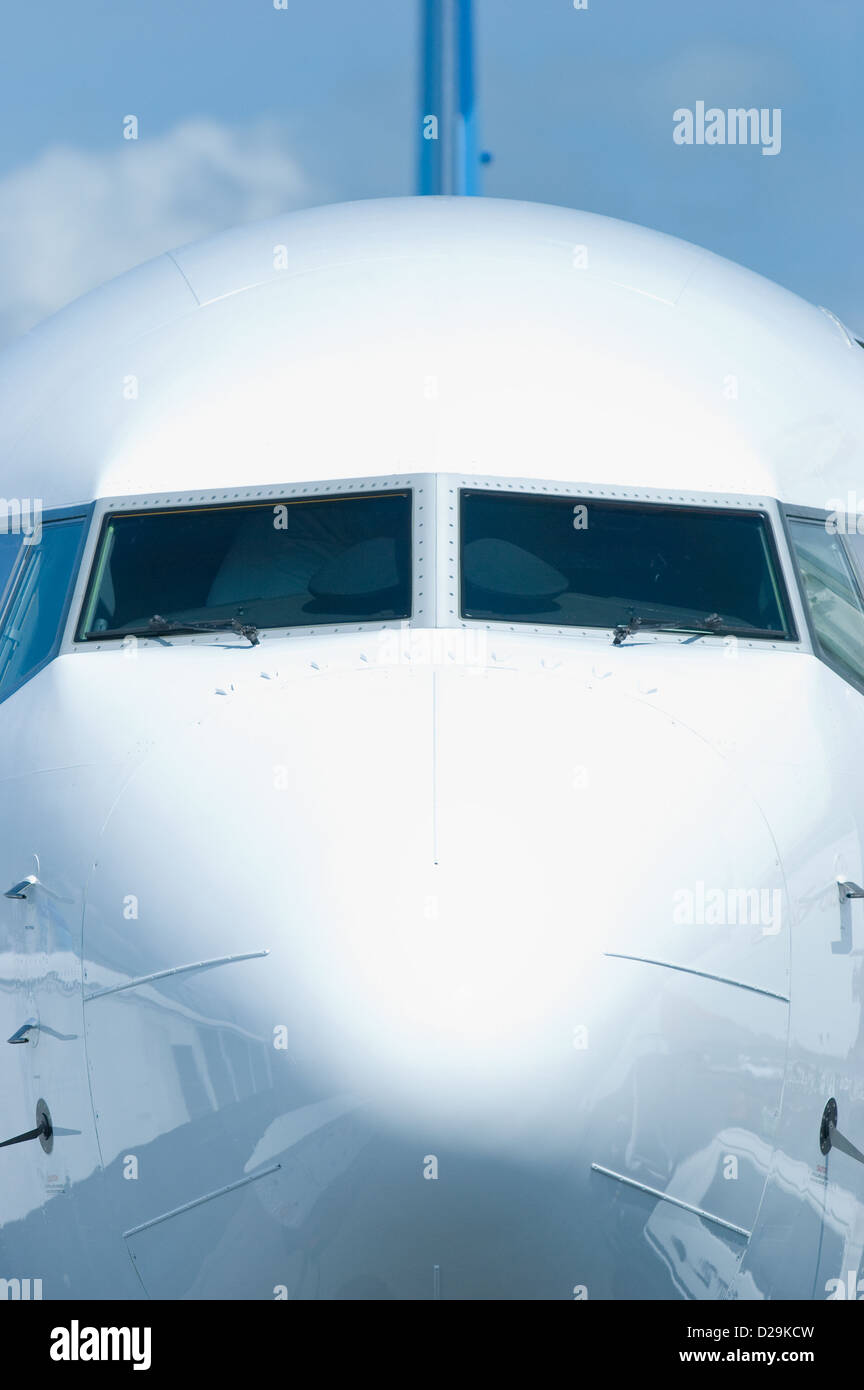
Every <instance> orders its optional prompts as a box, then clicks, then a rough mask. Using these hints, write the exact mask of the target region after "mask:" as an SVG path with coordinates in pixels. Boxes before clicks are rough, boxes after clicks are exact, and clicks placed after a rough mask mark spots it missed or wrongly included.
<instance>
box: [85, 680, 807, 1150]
mask: <svg viewBox="0 0 864 1390" xmlns="http://www.w3.org/2000/svg"><path fill="white" fill-rule="evenodd" d="M95 859H96V865H95V868H94V870H93V874H92V880H91V884H90V886H89V888H88V895H87V901H88V906H87V914H86V922H85V937H84V940H85V952H86V954H87V957H88V966H87V969H88V981H87V989H88V990H89V991H90V993H91V994H94V995H98V996H99V998H94V1001H93V1003H92V1004H91V1006H90V1009H89V1012H88V1030H89V1029H91V1028H97V1027H98V1026H99V1023H98V1019H97V1013H98V1011H99V1009H100V1002H99V1001H100V999H101V1000H102V1001H103V1006H102V1007H103V1014H104V1016H107V1010H105V1009H104V1003H107V1002H109V1000H110V999H111V998H112V997H113V999H114V1000H115V1001H116V1002H118V1003H119V1004H120V1005H122V1006H124V1007H126V1008H128V1007H129V1006H130V1005H131V1003H132V1001H133V1000H134V999H138V1000H141V999H143V998H144V997H145V996H146V995H147V993H148V991H149V992H150V993H152V992H153V991H157V992H158V991H160V990H161V991H164V990H165V989H169V988H174V987H176V988H180V986H181V985H183V984H184V983H185V985H186V986H188V988H190V989H192V988H193V987H194V988H195V989H196V990H197V991H198V993H197V994H196V998H200V992H201V990H202V989H203V988H204V985H205V984H206V986H207V989H208V990H209V991H210V995H212V1001H211V1004H210V1006H209V1007H210V1008H211V1009H212V1010H213V1011H214V1017H212V1018H210V1019H209V1020H208V1019H204V1018H202V1019H201V1021H200V1022H199V1023H198V1024H193V1023H192V1022H190V1023H189V1028H190V1030H191V1031H192V1033H194V1032H195V1029H196V1028H200V1029H201V1030H202V1031H204V1032H207V1031H208V1030H210V1031H212V1029H213V1028H215V1027H216V1018H215V1015H216V1014H218V1011H219V1010H220V1009H221V1010H222V1011H223V1019H222V1022H223V1024H224V1026H225V1027H228V1028H229V1029H235V1030H236V1029H240V1030H241V1031H245V1033H246V1034H248V1035H249V1036H251V1037H255V1038H257V1039H258V1040H259V1041H260V1044H261V1047H262V1048H263V1049H265V1050H266V1051H268V1052H269V1054H270V1055H271V1059H272V1056H273V1054H274V1049H275V1052H276V1054H278V1053H279V1052H280V1051H281V1052H284V1053H287V1055H288V1056H289V1057H291V1058H292V1059H293V1063H292V1065H293V1066H294V1071H293V1072H292V1077H294V1078H295V1079H296V1077H297V1076H298V1075H300V1074H302V1075H303V1076H304V1078H306V1080H305V1081H304V1084H311V1083H312V1081H313V1080H314V1084H315V1086H317V1087H318V1090H317V1091H316V1094H319V1095H326V1094H328V1093H332V1092H333V1091H334V1090H338V1091H347V1090H350V1091H352V1092H355V1093H356V1094H358V1095H361V1096H363V1097H364V1098H366V1100H367V1101H368V1103H369V1104H370V1105H371V1106H372V1107H373V1108H374V1109H375V1110H376V1113H378V1114H379V1115H380V1116H381V1117H382V1120H383V1121H384V1122H385V1123H389V1124H392V1125H393V1126H394V1127H395V1128H398V1127H399V1126H401V1125H403V1124H405V1123H408V1122H413V1121H414V1120H417V1119H419V1120H423V1121H425V1120H427V1119H430V1120H434V1121H435V1123H436V1124H437V1125H439V1126H440V1127H444V1128H450V1129H452V1130H453V1131H454V1132H458V1134H459V1136H460V1139H461V1141H462V1142H464V1143H466V1144H467V1145H469V1146H471V1145H474V1146H479V1147H483V1146H487V1145H495V1144H500V1142H502V1136H503V1135H507V1136H508V1142H512V1143H516V1144H517V1145H518V1142H519V1141H517V1140H516V1139H514V1138H513V1134H512V1130H513V1115H514V1111H518V1112H519V1113H520V1114H521V1115H522V1116H523V1117H527V1116H529V1115H530V1114H531V1113H534V1112H535V1111H536V1110H537V1108H538V1106H539V1107H541V1108H542V1107H545V1106H546V1105H547V1104H548V1103H550V1102H549V1097H550V1096H554V1095H558V1094H561V1093H566V1094H573V1093H575V1092H574V1090H573V1088H574V1087H575V1088H576V1090H577V1091H581V1090H584V1085H585V1076H586V1074H587V1073H586V1065H587V1064H586V1063H585V1062H584V1060H583V1062H582V1063H581V1067H582V1069H581V1071H575V1072H574V1036H576V1035H577V1034H578V1032H579V1029H580V1028H583V1027H585V1026H586V1020H587V1019H588V1017H589V1015H590V1017H591V1018H597V1017H602V1018H604V1020H605V1023H604V1026H605V1028H606V1030H607V1032H611V1034H612V1035H613V1036H614V1029H615V1027H618V1026H620V1027H621V1028H623V1027H624V1026H625V1025H626V1010H627V1009H628V1008H629V1007H630V1005H629V1003H628V1002H627V1001H628V1000H629V999H630V994H629V993H628V991H627V990H621V991H619V990H618V987H617V978H618V977H617V976H616V974H615V971H614V968H613V966H614V962H615V961H618V960H620V959H621V958H626V959H629V960H633V961H641V962H648V963H652V962H653V963H658V962H659V963H663V964H666V965H671V966H673V967H674V968H678V969H684V970H695V971H697V973H701V974H703V975H704V974H709V975H711V976H712V977H717V978H722V979H727V980H728V979H732V980H736V981H740V982H743V983H744V984H745V985H746V986H747V987H748V988H751V989H755V990H766V991H768V992H777V993H780V992H782V991H783V989H784V988H785V983H786V934H785V932H782V931H781V930H780V929H779V927H778V929H777V930H776V931H775V929H774V927H775V923H774V922H773V920H771V921H768V920H766V921H764V922H763V921H752V920H747V921H734V922H730V921H728V920H719V921H712V920H706V917H707V914H706V913H705V911H704V902H705V895H706V893H710V892H712V891H713V890H714V889H715V888H720V889H723V890H724V891H725V890H726V889H736V890H737V889H740V890H742V891H745V892H746V891H749V890H751V889H760V888H764V886H765V885H768V884H772V885H773V884H780V877H779V875H780V870H779V867H778V865H777V860H776V854H775V852H774V847H773V842H772V840H771V836H770V833H769V831H768V829H767V827H766V825H765V822H764V820H763V818H762V816H761V814H760V812H759V810H758V808H757V807H756V805H755V804H754V803H753V802H752V800H751V799H750V798H749V797H748V796H747V795H746V793H745V792H744V791H743V789H742V787H741V786H740V785H739V784H737V782H736V780H735V779H734V778H733V777H731V776H730V775H729V773H728V772H727V770H726V768H725V765H724V763H723V760H722V759H721V758H720V757H719V756H718V755H717V754H716V753H715V752H714V751H713V750H712V749H711V748H710V747H709V746H708V745H707V744H706V743H705V742H704V741H702V740H701V739H699V738H698V737H697V736H696V735H695V734H693V733H691V732H690V731H689V730H687V729H686V728H684V727H682V726H681V725H680V724H678V723H676V722H675V721H674V720H673V719H671V718H670V717H669V716H668V715H666V714H664V713H663V712H662V710H660V709H657V708H655V707H652V705H651V703H650V699H649V697H647V696H646V697H645V698H637V697H634V696H626V695H620V694H616V693H614V692H613V691H612V690H611V689H609V688H608V687H607V686H606V685H605V684H604V681H603V679H602V678H595V677H593V676H591V677H588V678H581V679H574V678H572V677H569V676H559V675H558V674H556V673H554V672H547V671H543V670H542V669H538V670H537V671H536V672H535V673H526V672H524V671H517V670H507V669H503V670H485V669H484V670H480V671H478V670H476V669H474V670H471V669H465V668H458V669H457V668H453V667H450V668H437V669H433V668H430V667H425V668H414V669H403V668H399V667H389V668H388V667H374V666H373V667H371V668H370V669H365V670H363V671H356V670H354V671H351V670H347V671H332V672H328V671H326V670H318V669H316V668H315V667H312V666H310V667H308V668H307V669H306V671H305V673H304V675H303V677H302V678H293V679H291V680H286V681H283V680H280V679H278V678H269V679H262V678H261V677H259V676H256V677H255V678H250V679H248V680H246V681H245V682H243V683H238V684H237V686H236V688H235V687H227V688H225V689H224V691H223V692H222V693H216V692H214V693H213V694H212V695H211V696H209V697H208V703H207V707H206V708H203V709H202V718H201V720H200V722H199V723H197V724H195V725H194V726H192V727H190V728H188V729H187V730H186V731H185V732H184V734H183V736H182V737H181V738H178V739H177V740H176V741H175V742H173V743H169V744H165V745H162V746H160V747H159V748H158V749H157V750H156V751H155V752H154V753H153V754H152V755H151V756H150V757H149V758H147V759H146V760H145V761H144V763H143V764H142V765H141V766H140V767H139V769H138V771H137V772H136V773H135V775H134V776H133V777H132V779H131V780H130V782H129V784H128V785H127V787H126V790H125V792H124V793H123V795H122V796H121V798H120V799H119V801H118V803H117V804H116V806H115V807H114V809H113V811H112V813H111V815H110V817H109V819H108V822H107V824H106V826H105V829H104V832H103V835H102V839H101V842H100V844H99V847H98V852H97V854H96V856H95ZM778 891H779V890H778ZM700 894H701V897H700ZM700 902H701V903H702V909H701V910H700ZM129 904H133V905H134V910H133V912H131V913H130V911H129ZM264 953H267V954H266V955H265V954H264ZM172 972H179V973H178V974H177V975H176V977H175V975H174V974H173V973H172ZM136 981H144V983H143V984H136V983H135V982H136ZM148 981H150V982H149V983H148ZM160 981H161V982H162V983H160ZM130 982H131V983H130ZM166 982H167V983H166ZM208 997H209V996H208ZM198 1007H200V1005H196V1008H198ZM107 1045H108V1042H107V1038H106V1046H107ZM175 1045H176V1046H181V1047H182V1046H185V1045H186V1044H184V1043H182V1042H179V1043H176V1044H175ZM108 1050H109V1052H110V1047H109V1048H108ZM95 1054H98V1049H95V1048H94V1067H96V1068H97V1070H98V1069H99V1068H100V1067H101V1068H102V1071H103V1074H104V1075H106V1076H107V1074H108V1069H109V1063H108V1062H107V1061H106V1059H105V1057H104V1056H103V1057H102V1059H101V1061H100V1058H99V1056H98V1055H95ZM97 1085H98V1078H97ZM109 1111H110V1107H108V1106H106V1107H105V1115H104V1116H103V1120H102V1123H103V1125H107V1126H110V1124H111V1121H110V1119H109V1118H107V1116H108V1113H109ZM121 1142H122V1141H121V1140H120V1139H119V1137H118V1143H121ZM526 1142H527V1141H526ZM530 1142H531V1144H532V1145H533V1146H534V1150H535V1152H536V1136H535V1137H534V1138H532V1139H531V1141H530ZM555 1142H556V1139H555V1135H554V1133H547V1134H546V1136H545V1139H544V1143H545V1144H547V1145H551V1146H552V1147H554V1144H555ZM561 1142H562V1143H563V1144H565V1145H566V1144H567V1143H569V1142H570V1141H569V1139H568V1138H567V1136H566V1134H563V1137H562V1140H561Z"/></svg>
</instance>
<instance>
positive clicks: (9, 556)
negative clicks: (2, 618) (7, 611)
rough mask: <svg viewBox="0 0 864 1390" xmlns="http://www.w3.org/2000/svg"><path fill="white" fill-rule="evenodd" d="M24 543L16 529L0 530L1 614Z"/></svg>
mask: <svg viewBox="0 0 864 1390" xmlns="http://www.w3.org/2000/svg"><path fill="white" fill-rule="evenodd" d="M22 545H23V537H22V536H20V535H18V534H16V533H15V532H14V531H0V615H2V613H3V608H4V606H5V600H6V593H7V590H8V588H9V581H10V579H11V578H12V571H13V569H14V568H15V561H16V560H17V559H18V556H19V555H20V553H21V548H22Z"/></svg>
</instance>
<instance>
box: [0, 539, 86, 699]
mask: <svg viewBox="0 0 864 1390" xmlns="http://www.w3.org/2000/svg"><path fill="white" fill-rule="evenodd" d="M84 525H85V518H84V517H82V516H79V517H67V518H62V519H57V520H53V521H52V520H45V521H43V522H42V525H41V534H40V535H39V536H38V539H37V537H36V536H35V535H34V536H33V537H32V538H31V537H25V538H23V539H22V538H21V537H15V538H14V539H15V540H16V541H17V542H18V545H17V546H16V549H15V554H14V556H13V558H12V561H11V564H10V578H9V579H8V580H7V582H6V587H7V596H6V600H5V602H4V603H3V604H2V606H0V699H3V698H5V697H6V696H7V695H9V694H11V692H12V691H13V690H15V689H16V688H17V687H18V686H19V685H21V684H22V683H23V682H24V681H25V680H27V679H29V677H30V676H32V675H35V673H36V672H37V671H38V670H39V668H40V667H41V666H44V665H45V663H46V662H47V661H49V660H50V659H51V657H52V656H53V654H54V652H55V651H56V649H57V646H58V644H59V641H60V635H61V628H62V625H63V617H64V614H65V612H66V604H67V600H68V598H69V593H70V590H71V587H72V583H73V580H74V577H75V567H76V562H77V558H78V551H79V548H80V544H81V540H82V536H83V532H84ZM6 564H9V552H8V550H7V549H6V548H5V547H3V548H2V553H0V566H3V565H6ZM2 587H3V579H2V571H0V588H2Z"/></svg>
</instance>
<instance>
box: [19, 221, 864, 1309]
mask: <svg viewBox="0 0 864 1390" xmlns="http://www.w3.org/2000/svg"><path fill="white" fill-rule="evenodd" d="M0 382H2V409H0V421H2V455H3V459H4V465H3V478H4V490H5V492H6V493H7V494H8V497H7V502H8V501H10V500H11V499H18V503H19V506H20V504H21V503H24V504H25V505H24V513H25V515H28V514H29V513H28V508H27V505H26V499H33V497H34V494H35V493H38V495H39V497H40V498H41V499H42V503H43V509H42V512H41V518H40V520H41V534H39V535H38V536H37V534H36V532H35V530H34V527H33V526H32V525H31V526H29V527H27V526H25V525H23V524H22V525H21V526H20V527H19V528H18V534H12V533H11V532H10V533H7V534H5V535H2V536H0V545H2V552H0V553H2V556H3V562H4V565H5V570H6V571H7V572H8V575H9V579H8V583H7V584H6V591H5V599H4V601H3V606H2V616H0V632H2V636H0V701H2V703H0V768H2V778H3V780H2V802H0V807H2V809H0V816H2V834H0V890H2V892H3V893H5V897H0V923H2V954H3V967H2V978H3V990H2V995H0V1001H2V1003H0V1007H2V1024H3V1028H2V1038H3V1039H4V1040H5V1039H8V1040H9V1043H11V1044H13V1045H12V1046H9V1045H7V1044H6V1043H5V1041H4V1042H3V1044H2V1046H3V1048H4V1051H5V1053H6V1056H5V1058H2V1059H0V1060H2V1067H3V1070H2V1095H3V1115H4V1124H5V1126H6V1134H4V1135H3V1136H2V1137H3V1138H4V1139H6V1138H7V1137H8V1138H18V1136H19V1135H21V1134H23V1135H28V1134H29V1135H31V1138H30V1139H24V1140H22V1141H21V1142H19V1143H16V1144H12V1145H9V1146H8V1147H7V1148H5V1150H3V1152H2V1153H0V1171H2V1174H3V1182H2V1198H0V1208H2V1227H0V1275H2V1277H3V1278H5V1279H7V1280H8V1281H14V1280H22V1281H23V1280H28V1279H30V1280H34V1279H41V1280H42V1295H43V1297H45V1298H58V1297H64V1296H70V1295H71V1296H75V1297H81V1298H88V1297H107V1298H118V1299H120V1298H127V1299H135V1298H141V1297H144V1296H147V1297H150V1298H167V1299H179V1298H220V1297H231V1298H247V1299H271V1298H282V1297H284V1298H292V1299H311V1298H323V1299H342V1298H363V1299H377V1298H381V1299H387V1298H392V1299H418V1300H422V1299H436V1298H441V1299H551V1300H555V1299H570V1298H574V1297H577V1298H581V1297H585V1296H587V1297H588V1298H592V1299H596V1298H646V1299H666V1298H676V1297H682V1298H742V1299H753V1298H824V1297H827V1296H829V1294H831V1292H832V1290H833V1289H835V1288H836V1287H840V1285H837V1284H836V1281H838V1280H839V1281H841V1284H842V1287H843V1289H846V1288H850V1287H852V1288H854V1287H857V1281H858V1279H859V1277H862V1275H864V1270H862V1259H864V1168H862V1166H861V1165H860V1163H859V1162H857V1161H856V1157H855V1155H856V1152H857V1151H856V1149H855V1147H854V1145H855V1141H856V1139H857V1140H859V1141H860V1140H861V1138H862V1136H864V1075H862V1008H861V996H862V975H861V961H862V952H864V903H861V902H858V901H856V898H857V897H858V896H859V895H860V893H861V889H860V888H859V887H858V886H857V885H859V884H861V883H862V882H864V862H862V828H864V792H862V778H861V767H860V751H859V750H860V747H861V743H862V738H864V698H862V696H864V598H862V594H864V538H862V536H861V535H860V534H859V533H858V531H857V530H856V529H855V524H856V516H855V514H854V511H853V513H852V514H851V515H847V514H846V513H847V512H848V511H849V503H848V500H847V495H848V493H849V490H850V489H851V488H854V486H855V485H856V482H857V479H858V476H859V474H858V460H859V459H860V457H861V454H862V449H864V440H862V425H861V421H862V413H861V392H862V386H864V355H862V352H861V349H860V347H859V346H858V345H857V343H856V342H855V340H854V339H853V338H852V336H851V335H850V334H849V333H848V332H847V331H846V329H844V327H843V326H842V325H841V324H840V323H839V322H838V320H837V319H836V318H835V317H834V316H833V315H832V314H829V313H827V312H824V311H822V310H820V309H817V308H813V307H811V306H810V305H808V304H806V303H804V302H802V301H801V300H800V299H798V298H796V297H795V296H794V295H792V294H790V293H788V292H786V291H785V290H782V289H779V288H777V287H776V286H774V285H772V284H770V283H768V282H767V281H765V280H763V279H761V278H759V277H758V276H756V275H753V274H751V273H749V272H747V271H745V270H742V269H739V268H737V267H735V266H733V265H731V264H729V263H728V262H725V261H723V260H720V259H718V258H717V257H716V256H713V255H711V254H709V253H707V252H703V251H700V250H697V249H696V248H695V247H692V246H690V245H687V244H685V243H683V242H681V241H677V240H674V239H672V238H669V237H667V236H662V235H659V234H655V233H652V232H649V231H646V230H643V229H641V228H639V227H633V226H627V225H625V224H622V223H619V222H615V221H611V220H608V219H605V218H603V217H598V216H593V215H589V214H585V213H578V212H573V211H569V210H565V209H558V208H553V207H545V206H534V205H530V204H523V203H509V202H505V201H500V200H485V199H458V198H424V199H394V200H383V201H380V202H368V203H356V204H349V205H343V206H334V207H328V208H324V209H320V210H316V211H306V212H301V213H297V214H294V215H292V216H286V217H284V218H277V219H275V220H273V221H270V222H265V223H264V224H262V225H259V226H256V227H251V228H244V229H242V230H240V231H236V232H233V233H230V234H227V235H223V236H218V237H216V238H214V239H213V240H210V241H206V242H204V243H202V244H201V245H198V246H192V247H187V248H185V249H184V250H181V251H179V252H175V253H174V254H172V255H165V256H161V257H160V258H158V259H157V260H155V261H153V262H151V263H149V264H147V265H144V266H142V267H141V268H139V269H137V270H135V271H133V272H131V273H129V274H127V275H124V276H122V277H121V278H120V279H119V280H117V281H115V282H113V283H112V284H110V285H108V286H107V287H105V288H104V289H101V290H99V291H98V292H96V293H95V294H92V295H89V296H87V297H86V298H84V299H83V300H81V301H79V302H78V303H77V304H76V305H73V306H72V307H71V308H69V309H67V310H65V311H63V312H62V313H60V314H59V315H57V316H56V317H55V318H54V319H53V320H51V321H49V322H48V323H47V324H46V325H44V326H43V327H42V328H41V329H39V330H38V331H36V332H35V333H34V334H32V335H31V336H30V337H29V338H27V339H25V340H24V341H23V342H22V343H21V344H19V345H18V346H17V347H15V348H13V349H11V350H10V351H8V352H7V354H6V357H5V360H4V362H3V366H2V376H0ZM835 513H836V514H837V515H836V516H835V515H834V514H835ZM27 530H30V531H31V532H32V534H30V535H27V534H23V533H24V532H25V531H27ZM831 1101H833V1102H834V1104H835V1107H836V1109H835V1111H834V1112H830V1109H829V1113H828V1114H827V1115H826V1107H827V1106H828V1104H829V1102H831ZM838 1131H839V1133H838ZM842 1135H846V1136H848V1138H847V1139H846V1140H843V1139H842V1137H841V1136H842ZM832 1139H833V1140H834V1142H833V1143H832ZM820 1140H821V1147H820ZM841 1145H843V1146H845V1147H841ZM823 1149H827V1152H823ZM850 1280H851V1282H850ZM7 1287H9V1288H11V1289H12V1292H13V1295H14V1293H15V1292H16V1287H15V1286H14V1285H13V1284H11V1283H10V1284H9V1285H8V1286H7ZM21 1287H22V1288H23V1287H24V1286H23V1285H22V1286H21Z"/></svg>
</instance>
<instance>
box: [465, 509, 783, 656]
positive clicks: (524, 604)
mask: <svg viewBox="0 0 864 1390" xmlns="http://www.w3.org/2000/svg"><path fill="white" fill-rule="evenodd" d="M461 537H462V605H461V611H462V616H463V618H479V619H492V620H496V621H499V622H502V621H503V622H508V623H514V622H522V623H531V624H541V623H542V624H549V625H552V626H555V627H560V626H574V627H605V628H615V627H617V626H619V625H626V624H627V623H628V622H630V621H632V620H633V619H634V618H635V619H638V620H639V622H640V623H642V624H644V626H645V627H646V628H648V627H655V628H659V629H664V628H668V629H677V630H680V631H702V632H706V633H711V632H714V633H716V634H717V635H722V634H725V633H734V634H737V635H740V636H743V637H753V638H755V639H759V638H762V639H770V640H775V641H777V640H780V641H782V640H789V639H793V638H794V636H795V630H794V626H793V624H792V622H791V619H790V617H789V608H788V602H787V598H786V593H785V587H784V584H783V580H782V576H781V571H780V566H779V561H778V558H777V554H776V551H775V547H774V543H773V538H772V534H771V527H770V523H769V520H768V517H767V516H766V515H764V514H763V513H762V512H758V511H743V510H742V511H738V510H736V511H731V510H725V509H721V508H707V507H705V508H697V507H680V506H670V505H665V504H661V503H644V504H642V503H631V502H618V501H611V500H609V501H607V500H604V499H598V498H590V497H582V498H579V497H569V498H562V497H545V496H540V497H538V496H536V495H525V494H518V493H510V492H507V493H500V492H493V491H486V490H482V491H481V490H477V491H475V490H472V489H465V490H463V492H462V496H461Z"/></svg>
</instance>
